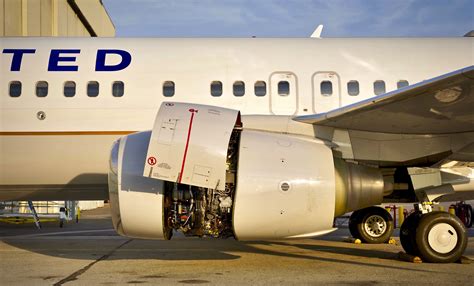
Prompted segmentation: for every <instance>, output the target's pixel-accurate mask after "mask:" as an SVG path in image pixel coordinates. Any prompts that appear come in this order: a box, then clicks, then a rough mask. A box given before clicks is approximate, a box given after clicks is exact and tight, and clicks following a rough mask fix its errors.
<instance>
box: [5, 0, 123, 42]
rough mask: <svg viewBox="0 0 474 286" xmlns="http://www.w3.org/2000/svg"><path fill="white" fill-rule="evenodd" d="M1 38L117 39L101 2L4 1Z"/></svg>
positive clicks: (86, 0) (80, 0)
mask: <svg viewBox="0 0 474 286" xmlns="http://www.w3.org/2000/svg"><path fill="white" fill-rule="evenodd" d="M0 36H6V37H9V36H11V37H21V36H42V37H48V36H53V37H91V36H92V37H114V36H115V27H114V25H113V23H112V20H111V19H110V17H109V15H108V14H107V10H106V9H105V7H104V5H103V4H102V1H101V0H0Z"/></svg>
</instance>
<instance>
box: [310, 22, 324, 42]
mask: <svg viewBox="0 0 474 286" xmlns="http://www.w3.org/2000/svg"><path fill="white" fill-rule="evenodd" d="M323 28H324V25H319V26H318V27H316V30H314V32H313V33H312V34H311V38H317V39H321V33H322V32H323Z"/></svg>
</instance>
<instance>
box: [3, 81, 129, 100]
mask: <svg viewBox="0 0 474 286" xmlns="http://www.w3.org/2000/svg"><path fill="white" fill-rule="evenodd" d="M124 89H125V85H124V83H123V81H114V82H113V83H112V95H113V96H114V97H122V96H123V94H124ZM99 90H100V89H99V82H97V81H89V82H88V83H87V89H86V92H87V96H89V97H97V96H98V95H99ZM21 92H22V83H21V82H20V81H11V82H10V86H9V94H10V96H11V97H20V96H21ZM35 93H36V96H37V97H46V96H48V93H49V84H48V82H47V81H38V82H37V83H36V88H35ZM63 94H64V96H65V97H74V96H76V82H74V81H66V82H64V85H63Z"/></svg>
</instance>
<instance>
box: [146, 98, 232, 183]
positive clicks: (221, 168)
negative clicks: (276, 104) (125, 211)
mask: <svg viewBox="0 0 474 286" xmlns="http://www.w3.org/2000/svg"><path fill="white" fill-rule="evenodd" d="M238 116H239V112H238V111H236V110H231V109H225V108H219V107H214V106H207V105H198V104H185V103H171V102H165V103H163V104H162V105H161V107H160V110H159V111H158V114H157V115H156V119H155V125H154V127H153V133H152V136H151V140H150V145H149V147H148V154H147V160H146V161H145V162H144V164H145V169H144V173H143V176H146V177H150V178H155V179H161V180H165V181H170V182H178V183H183V184H188V185H193V186H199V187H205V188H213V189H218V190H224V189H225V171H226V160H227V149H228V144H229V139H230V135H231V133H232V130H233V128H234V126H235V123H236V120H237V118H238Z"/></svg>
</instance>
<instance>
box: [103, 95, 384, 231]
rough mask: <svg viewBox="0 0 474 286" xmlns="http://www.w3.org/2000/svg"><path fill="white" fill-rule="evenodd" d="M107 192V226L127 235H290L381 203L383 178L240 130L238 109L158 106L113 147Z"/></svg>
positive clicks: (313, 145)
mask: <svg viewBox="0 0 474 286" xmlns="http://www.w3.org/2000/svg"><path fill="white" fill-rule="evenodd" d="M109 193H110V203H111V210H112V219H113V224H114V227H115V229H116V230H117V232H118V233H119V234H121V235H125V236H129V237H136V238H148V239H170V238H171V237H172V234H173V231H181V232H183V233H184V234H185V235H188V236H209V237H216V238H226V237H235V238H236V239H239V240H253V239H278V238H298V237H313V236H317V235H321V234H325V233H328V232H331V231H332V230H334V228H333V219H334V217H335V216H339V215H341V214H344V213H346V212H348V211H352V210H356V209H361V208H364V207H369V206H372V205H376V204H380V203H381V202H382V200H383V196H384V178H383V176H382V173H381V172H380V170H379V169H377V168H371V167H367V166H362V165H357V164H353V163H349V162H345V161H344V160H341V159H335V158H334V156H333V152H332V149H331V146H330V144H328V142H324V141H322V140H319V139H315V138H310V137H306V136H299V135H291V134H280V133H274V132H265V131H259V130H246V129H243V128H242V123H241V122H240V114H239V113H238V111H234V110H229V109H224V108H217V107H212V106H203V105H195V104H193V105H190V104H184V103H166V104H163V105H162V107H161V108H160V111H159V112H158V115H157V117H156V121H155V125H154V128H153V130H152V131H145V132H139V133H135V134H131V135H128V136H125V137H123V138H121V139H120V140H118V141H117V142H115V144H114V145H113V148H112V151H111V157H110V171H109Z"/></svg>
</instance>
